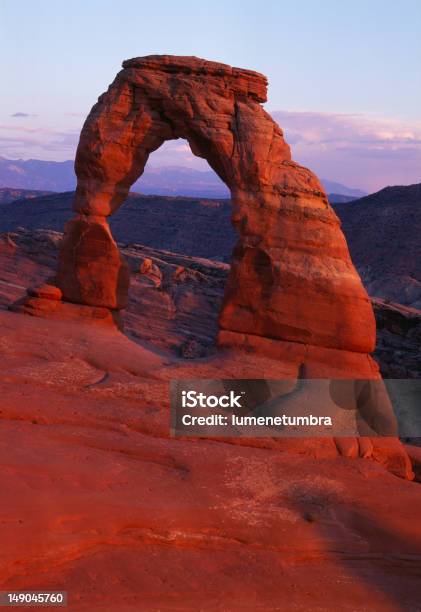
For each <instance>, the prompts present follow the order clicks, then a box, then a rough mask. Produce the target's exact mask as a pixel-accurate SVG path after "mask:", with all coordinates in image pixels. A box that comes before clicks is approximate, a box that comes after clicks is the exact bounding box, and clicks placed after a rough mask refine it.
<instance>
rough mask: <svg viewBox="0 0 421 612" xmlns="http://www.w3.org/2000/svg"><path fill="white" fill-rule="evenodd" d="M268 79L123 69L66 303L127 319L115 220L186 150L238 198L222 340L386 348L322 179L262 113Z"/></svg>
mask: <svg viewBox="0 0 421 612" xmlns="http://www.w3.org/2000/svg"><path fill="white" fill-rule="evenodd" d="M266 88H267V81H266V78H265V77H264V76H263V75H261V74H258V73H256V72H252V71H249V70H242V69H240V68H232V67H230V66H227V65H225V64H218V63H215V62H208V61H206V60H202V59H199V58H195V57H175V56H148V57H143V58H135V59H132V60H128V61H126V62H124V63H123V70H122V71H121V72H120V73H119V74H118V75H117V77H116V79H115V80H114V82H113V83H112V84H111V85H110V87H109V89H108V91H107V92H106V93H105V94H103V95H102V96H101V97H100V98H99V100H98V102H97V104H95V106H94V107H93V108H92V110H91V112H90V114H89V116H88V118H87V120H86V122H85V124H84V127H83V129H82V133H81V137H80V142H79V146H78V150H77V156H76V164H75V168H76V174H77V178H78V183H77V190H76V197H75V203H74V209H75V212H76V213H77V216H76V218H75V219H73V220H72V221H70V222H69V224H68V225H67V227H66V233H65V239H64V242H63V247H62V250H61V254H60V262H59V270H58V275H57V284H58V285H59V287H60V288H61V290H62V292H63V297H64V299H66V300H68V301H73V302H78V303H82V304H90V305H94V306H106V307H108V308H112V309H119V308H123V307H124V306H125V303H126V298H127V290H128V269H127V266H126V264H125V262H124V261H123V260H122V258H121V257H120V254H119V252H118V249H117V246H116V244H115V242H114V240H113V238H112V236H111V233H110V229H109V226H108V223H107V220H106V218H107V217H108V216H109V215H110V214H112V213H113V212H114V211H115V210H116V209H117V208H118V207H119V206H120V205H121V204H122V202H123V201H124V200H125V199H126V197H127V194H128V191H129V189H130V186H131V185H132V184H133V183H134V182H135V181H136V180H137V179H138V178H139V176H141V174H142V172H143V170H144V167H145V164H146V162H147V159H148V157H149V155H150V153H151V152H153V151H155V150H156V149H158V148H159V147H160V146H161V144H162V143H163V142H164V141H166V140H171V139H174V138H185V139H187V140H188V142H189V144H190V146H191V148H192V151H193V153H194V154H196V155H198V156H200V157H203V158H204V159H206V160H207V161H208V163H209V165H210V166H211V167H212V168H213V170H215V172H216V173H217V174H218V175H219V176H220V178H221V179H222V180H223V181H224V182H225V183H226V184H227V186H228V187H229V188H230V190H231V195H232V202H233V218H232V219H233V223H234V225H235V226H236V228H237V230H238V233H239V240H238V244H237V246H236V248H235V250H234V253H233V260H232V267H231V273H230V277H229V281H228V284H227V288H226V292H225V299H224V304H223V307H222V311H221V314H220V326H221V328H222V330H229V331H230V332H236V333H238V334H254V335H257V336H266V337H269V338H274V339H282V340H289V341H295V342H301V343H306V344H313V345H317V346H323V347H335V348H341V349H347V350H352V351H359V352H370V351H371V350H373V348H374V340H375V323H374V317H373V312H372V309H371V305H370V303H369V300H368V296H367V294H366V292H365V290H364V288H363V286H362V284H361V281H360V278H359V276H358V274H357V273H356V271H355V268H354V266H353V265H352V262H351V259H350V256H349V252H348V248H347V245H346V241H345V238H344V236H343V234H342V232H341V230H340V225H339V221H338V219H337V217H336V215H335V214H334V212H333V211H332V209H331V208H330V206H329V204H328V202H327V198H326V195H325V193H324V191H323V189H322V187H321V185H320V183H319V181H318V179H317V178H316V177H315V175H314V174H312V173H311V172H310V171H309V170H307V169H306V168H302V167H300V166H299V165H298V164H296V163H294V162H293V161H291V155H290V149H289V146H288V145H287V144H286V143H285V141H284V138H283V134H282V130H281V129H280V128H279V126H278V125H277V124H276V123H275V122H274V121H273V119H272V118H271V117H270V116H269V115H268V114H267V113H266V112H265V111H264V109H263V107H262V106H261V103H262V102H265V101H266Z"/></svg>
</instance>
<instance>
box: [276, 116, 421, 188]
mask: <svg viewBox="0 0 421 612" xmlns="http://www.w3.org/2000/svg"><path fill="white" fill-rule="evenodd" d="M271 114H272V116H273V118H274V119H275V120H276V121H277V122H278V123H279V125H280V126H281V127H282V128H283V130H284V134H285V138H286V140H287V142H288V143H289V144H290V145H291V149H292V154H293V158H294V159H295V160H296V161H298V162H299V163H301V164H303V165H305V166H308V167H309V168H311V169H312V170H314V171H315V172H316V174H318V175H319V176H320V177H323V178H327V179H331V180H335V181H338V182H340V183H344V184H346V185H349V186H352V187H358V188H360V189H365V190H366V191H376V190H377V189H380V188H381V187H384V186H386V185H399V184H401V185H402V184H404V185H405V184H410V183H417V182H420V181H421V122H416V121H414V122H412V123H409V122H405V121H399V120H394V119H385V118H381V117H372V116H369V115H362V114H339V113H315V112H297V111H274V112H272V113H271Z"/></svg>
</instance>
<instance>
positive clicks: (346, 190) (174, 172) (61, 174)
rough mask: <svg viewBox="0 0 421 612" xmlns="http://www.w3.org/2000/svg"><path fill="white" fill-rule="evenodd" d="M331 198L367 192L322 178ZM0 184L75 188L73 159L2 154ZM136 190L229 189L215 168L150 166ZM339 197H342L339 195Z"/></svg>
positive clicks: (200, 192)
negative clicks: (26, 158) (43, 159)
mask: <svg viewBox="0 0 421 612" xmlns="http://www.w3.org/2000/svg"><path fill="white" fill-rule="evenodd" d="M322 184H323V186H324V188H325V190H326V192H327V193H328V194H334V196H333V197H332V198H331V197H330V196H329V200H330V201H331V202H336V201H344V200H343V198H344V197H349V199H352V198H359V197H362V196H364V195H366V193H365V192H363V191H361V190H359V189H352V188H350V187H347V186H345V185H341V184H340V183H335V182H334V181H329V180H326V179H322ZM0 187H8V188H14V189H30V190H36V189H38V190H43V191H57V192H63V191H72V190H73V189H75V187H76V177H75V174H74V169H73V161H71V160H68V161H64V162H50V161H42V160H39V159H29V160H22V159H18V160H11V159H5V158H4V157H0ZM132 190H133V191H139V192H141V193H144V194H147V195H148V194H153V195H166V196H178V195H182V196H190V197H198V198H200V197H202V198H228V197H229V196H230V194H229V191H228V189H227V187H226V186H225V184H224V183H223V182H222V181H221V179H220V178H219V177H218V176H217V175H216V174H215V173H214V172H213V171H212V170H207V171H202V170H195V169H194V168H187V167H184V166H163V167H159V168H157V167H153V166H147V167H146V169H145V172H144V174H143V175H142V177H141V178H140V179H139V180H138V181H137V182H136V183H135V184H134V185H133V187H132ZM338 198H339V199H338Z"/></svg>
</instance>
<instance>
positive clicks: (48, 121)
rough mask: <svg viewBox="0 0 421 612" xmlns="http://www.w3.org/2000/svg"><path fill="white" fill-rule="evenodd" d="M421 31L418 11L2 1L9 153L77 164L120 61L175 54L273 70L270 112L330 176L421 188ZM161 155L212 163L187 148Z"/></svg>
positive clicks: (404, 1)
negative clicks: (90, 118)
mask: <svg viewBox="0 0 421 612" xmlns="http://www.w3.org/2000/svg"><path fill="white" fill-rule="evenodd" d="M420 33H421V2H420V1H419V0H401V1H400V2H396V1H394V2H392V1H390V0H365V1H362V0H352V1H344V2H338V1H337V0H336V1H335V2H333V1H331V0H301V1H296V2H292V1H291V0H289V1H288V2H284V1H283V0H276V1H272V0H269V1H266V2H265V1H264V0H262V1H261V2H256V0H253V1H248V0H242V1H237V0H225V2H222V1H220V0H213V1H212V2H205V1H203V0H202V2H193V1H190V0H177V1H169V0H166V1H163V0H155V1H154V2H151V1H150V0H149V1H148V2H143V1H141V0H137V1H134V0H114V1H111V0H84V1H81V0H72V1H71V2H70V1H69V0H56V1H52V0H36V1H34V0H20V1H19V0H1V2H0V64H1V74H2V94H3V95H2V99H1V103H0V155H1V156H4V157H14V158H17V157H23V158H28V157H38V158H40V159H57V160H60V159H68V158H70V157H72V156H73V154H74V150H75V146H76V143H77V137H78V132H79V130H80V127H81V124H82V122H83V119H84V117H85V116H86V115H87V113H88V112H89V110H90V108H91V106H92V104H93V103H94V102H95V101H96V98H97V97H98V95H99V94H100V93H101V92H102V91H104V90H105V89H106V87H107V85H108V84H109V83H110V82H111V81H112V80H113V78H114V76H115V74H116V72H117V71H118V70H119V67H120V65H121V61H122V60H123V59H126V58H129V57H134V56H140V55H147V54H151V53H172V54H175V55H197V56H200V57H205V58H207V59H212V60H217V61H223V62H226V63H228V64H231V65H236V66H241V67H245V68H251V69H254V70H258V71H260V72H263V73H265V74H266V75H267V76H268V78H269V101H268V103H267V105H266V108H267V110H268V111H269V112H272V113H273V114H274V116H275V117H276V118H277V120H278V121H279V123H280V124H281V126H282V127H283V128H284V129H285V133H286V137H287V140H288V141H289V143H290V144H291V146H292V148H293V154H294V157H295V158H296V159H297V161H299V162H301V163H305V164H307V165H309V166H310V167H312V169H314V170H315V171H316V172H317V173H321V174H322V176H324V177H326V178H330V179H332V180H340V181H342V182H348V183H351V184H352V186H356V187H362V188H366V189H373V188H377V187H378V186H382V184H383V183H387V182H401V183H408V182H417V181H420V180H421V76H420V59H421V36H420ZM183 151H184V153H183ZM155 156H156V160H155ZM155 156H154V159H153V160H152V159H151V163H152V162H153V163H155V164H159V163H164V161H163V160H167V158H170V157H171V156H172V157H174V163H178V162H177V159H179V161H182V162H183V163H186V164H191V165H195V164H196V165H197V167H199V166H200V163H201V162H200V160H195V159H193V158H191V156H190V157H189V154H188V153H187V152H186V151H185V149H183V147H182V146H179V145H177V144H175V145H173V144H171V145H168V146H167V149H166V150H164V151H161V152H160V153H158V152H157V153H156V154H155ZM177 156H178V157H177ZM183 160H184V161H183ZM165 163H167V162H166V161H165ZM391 172H392V174H391Z"/></svg>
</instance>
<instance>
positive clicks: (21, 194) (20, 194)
mask: <svg viewBox="0 0 421 612" xmlns="http://www.w3.org/2000/svg"><path fill="white" fill-rule="evenodd" d="M50 193H52V192H51V191H42V190H38V189H9V188H7V187H0V204H8V203H9V202H13V200H26V199H28V198H37V197H39V196H43V195H49V194H50Z"/></svg>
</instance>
